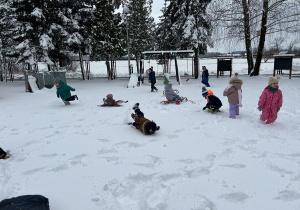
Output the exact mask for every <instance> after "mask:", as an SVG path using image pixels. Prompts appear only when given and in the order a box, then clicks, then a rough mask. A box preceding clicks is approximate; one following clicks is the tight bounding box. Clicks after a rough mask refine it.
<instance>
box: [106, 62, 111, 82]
mask: <svg viewBox="0 0 300 210" xmlns="http://www.w3.org/2000/svg"><path fill="white" fill-rule="evenodd" d="M105 65H106V70H107V79H108V80H111V69H110V64H109V58H106V61H105Z"/></svg>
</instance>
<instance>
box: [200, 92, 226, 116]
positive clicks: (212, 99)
mask: <svg viewBox="0 0 300 210" xmlns="http://www.w3.org/2000/svg"><path fill="white" fill-rule="evenodd" d="M202 96H203V97H204V98H206V99H207V104H206V106H205V107H203V110H205V109H208V111H209V112H218V111H219V109H220V108H221V106H222V102H221V100H220V99H219V98H218V97H217V96H215V95H214V93H213V92H212V91H211V90H207V89H206V88H205V87H202Z"/></svg>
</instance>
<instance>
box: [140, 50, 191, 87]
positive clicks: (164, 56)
mask: <svg viewBox="0 0 300 210" xmlns="http://www.w3.org/2000/svg"><path fill="white" fill-rule="evenodd" d="M190 53H194V51H193V50H171V51H144V52H142V58H141V63H142V68H141V69H144V66H145V65H144V61H145V56H146V55H159V63H158V64H161V65H163V73H164V74H165V73H169V69H171V68H169V66H168V64H169V60H172V59H174V61H175V71H176V80H177V82H178V84H179V85H180V79H179V78H180V75H179V73H178V63H177V56H178V54H180V55H181V54H190ZM170 63H171V62H170ZM193 64H194V57H193V58H192V74H194V65H193ZM141 73H142V71H140V77H141V76H142V75H141Z"/></svg>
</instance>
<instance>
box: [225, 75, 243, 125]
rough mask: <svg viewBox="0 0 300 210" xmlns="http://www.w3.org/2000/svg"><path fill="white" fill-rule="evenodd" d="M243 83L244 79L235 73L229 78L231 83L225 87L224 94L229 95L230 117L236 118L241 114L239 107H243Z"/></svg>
mask: <svg viewBox="0 0 300 210" xmlns="http://www.w3.org/2000/svg"><path fill="white" fill-rule="evenodd" d="M242 84H243V81H242V80H241V79H240V78H239V77H238V73H235V74H234V76H232V77H231V78H230V80H229V85H228V86H227V87H226V88H225V90H224V92H223V96H227V98H228V102H229V117H230V118H232V119H235V117H236V115H239V114H240V110H239V107H242V106H243V105H242Z"/></svg>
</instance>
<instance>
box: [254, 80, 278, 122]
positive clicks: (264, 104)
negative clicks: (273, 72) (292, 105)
mask: <svg viewBox="0 0 300 210" xmlns="http://www.w3.org/2000/svg"><path fill="white" fill-rule="evenodd" d="M279 79H280V77H270V78H269V84H268V86H267V87H266V88H265V89H264V90H263V92H262V94H261V96H260V97H259V101H258V110H259V111H262V115H261V116H260V119H261V120H262V121H266V123H267V124H270V123H273V122H275V120H276V119H277V113H278V112H279V110H280V108H281V107H282V92H281V90H279V86H278V82H279Z"/></svg>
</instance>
